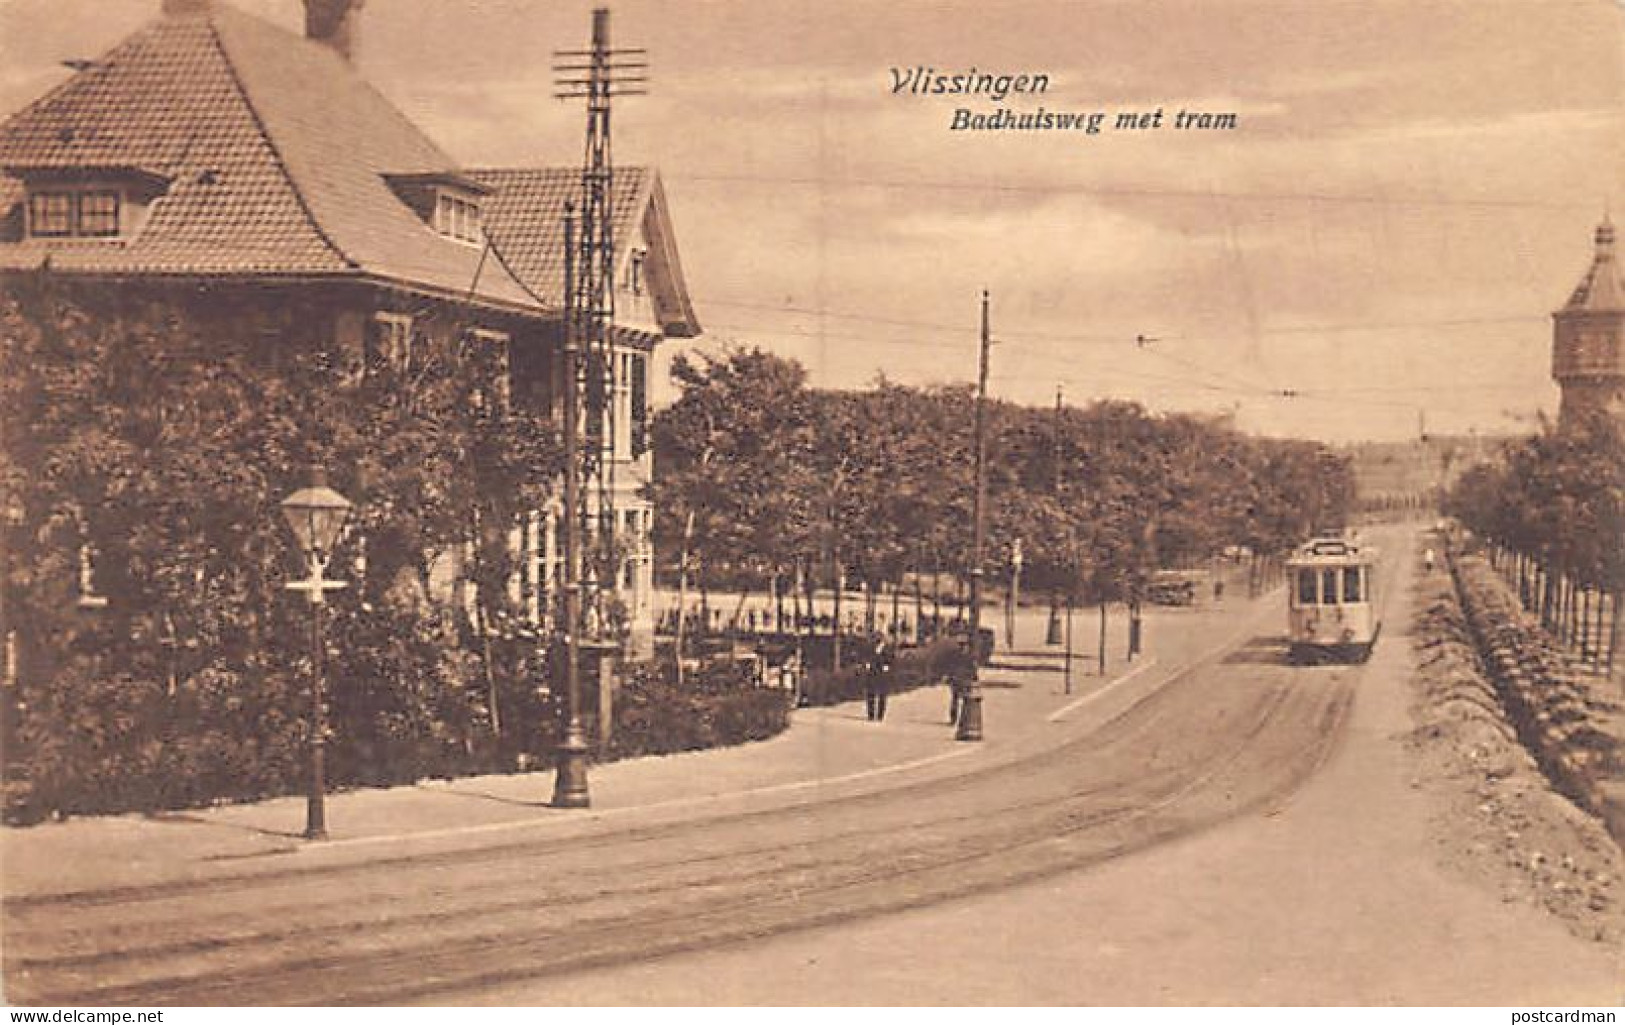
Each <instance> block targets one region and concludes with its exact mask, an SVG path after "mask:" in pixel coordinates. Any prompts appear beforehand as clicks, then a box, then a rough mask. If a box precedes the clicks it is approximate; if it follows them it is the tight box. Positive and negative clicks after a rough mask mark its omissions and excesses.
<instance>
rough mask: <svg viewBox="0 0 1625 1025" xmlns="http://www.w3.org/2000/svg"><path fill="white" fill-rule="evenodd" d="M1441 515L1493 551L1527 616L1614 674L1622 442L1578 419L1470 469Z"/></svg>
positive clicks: (1610, 423)
mask: <svg viewBox="0 0 1625 1025" xmlns="http://www.w3.org/2000/svg"><path fill="white" fill-rule="evenodd" d="M1445 509H1446V511H1447V512H1449V513H1450V514H1451V515H1452V516H1454V517H1455V518H1456V519H1457V520H1459V521H1460V522H1461V523H1462V525H1463V526H1465V527H1467V529H1469V530H1471V531H1472V532H1473V533H1474V534H1476V535H1477V536H1478V537H1479V538H1481V539H1483V540H1485V541H1487V542H1489V544H1490V545H1491V549H1490V555H1491V559H1492V561H1493V562H1494V564H1495V566H1496V568H1497V569H1499V570H1500V571H1501V572H1502V573H1503V575H1505V576H1506V577H1507V579H1508V581H1509V582H1510V583H1511V584H1512V585H1513V586H1514V587H1515V588H1516V590H1517V592H1518V596H1519V598H1520V599H1521V600H1522V602H1523V604H1524V606H1525V607H1526V608H1529V609H1531V610H1533V611H1534V613H1535V614H1536V615H1537V616H1539V618H1540V620H1541V622H1542V623H1543V624H1544V625H1545V626H1546V627H1547V628H1548V629H1549V630H1551V631H1552V632H1553V633H1554V634H1555V635H1557V636H1558V638H1559V639H1560V640H1562V641H1563V642H1564V643H1566V644H1568V645H1569V646H1570V647H1571V648H1574V649H1577V650H1578V651H1579V652H1580V654H1581V656H1582V657H1584V658H1590V659H1592V660H1594V661H1596V662H1597V663H1598V664H1602V663H1604V662H1607V663H1608V664H1610V665H1612V663H1613V661H1614V656H1615V648H1616V647H1617V646H1618V645H1619V643H1620V641H1621V619H1620V614H1619V601H1620V597H1621V595H1622V594H1625V432H1622V431H1621V427H1620V424H1619V422H1618V421H1617V420H1615V419H1614V418H1613V417H1609V416H1581V417H1577V418H1574V419H1573V420H1572V421H1571V422H1566V423H1564V424H1563V425H1561V426H1560V427H1558V428H1551V427H1548V428H1546V429H1544V430H1542V431H1541V432H1540V433H1539V434H1537V435H1534V436H1533V437H1529V438H1526V439H1522V440H1519V441H1515V442H1510V443H1508V444H1507V446H1506V447H1505V448H1504V450H1503V451H1502V453H1501V455H1500V458H1499V459H1497V460H1495V461H1492V462H1488V463H1482V464H1480V465H1478V466H1475V467H1472V468H1471V469H1469V470H1468V471H1467V472H1465V473H1464V474H1463V475H1462V476H1461V478H1460V480H1458V481H1457V483H1456V485H1455V487H1454V488H1452V490H1451V491H1450V493H1449V494H1448V495H1447V496H1446V500H1445Z"/></svg>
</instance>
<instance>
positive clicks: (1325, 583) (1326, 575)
mask: <svg viewBox="0 0 1625 1025" xmlns="http://www.w3.org/2000/svg"><path fill="white" fill-rule="evenodd" d="M1320 602H1321V604H1322V605H1336V604H1337V570H1335V569H1323V570H1321V571H1320Z"/></svg>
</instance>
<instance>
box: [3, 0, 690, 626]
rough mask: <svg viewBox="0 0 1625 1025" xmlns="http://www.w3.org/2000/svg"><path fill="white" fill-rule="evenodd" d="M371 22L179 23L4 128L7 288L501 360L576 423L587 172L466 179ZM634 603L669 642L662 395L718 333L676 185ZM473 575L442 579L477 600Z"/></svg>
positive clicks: (366, 350) (638, 431)
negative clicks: (576, 319) (694, 271)
mask: <svg viewBox="0 0 1625 1025" xmlns="http://www.w3.org/2000/svg"><path fill="white" fill-rule="evenodd" d="M362 7H363V0H305V14H306V32H305V35H304V36H303V37H301V36H299V35H297V34H294V33H291V32H288V31H286V30H284V29H282V28H280V27H277V26H274V25H271V24H269V23H266V22H264V21H261V20H259V19H256V18H254V17H251V16H249V15H247V14H245V13H243V12H241V11H238V10H236V9H234V8H232V7H231V6H230V5H229V4H227V3H224V2H216V0H162V8H161V13H160V16H159V17H158V18H156V19H155V20H154V21H152V22H150V23H149V24H147V25H146V26H145V27H144V28H142V29H140V30H138V31H137V32H136V33H135V34H133V35H132V36H130V37H129V38H127V39H126V40H124V41H123V42H122V43H120V44H119V45H118V46H116V47H114V48H113V49H112V50H110V51H109V52H107V53H106V54H104V55H102V56H101V57H99V58H97V59H96V60H94V61H89V62H86V63H85V65H84V66H82V67H80V68H79V69H78V70H77V72H76V73H75V74H74V75H73V76H72V77H71V78H69V79H68V80H67V81H65V82H64V83H63V84H62V85H60V86H59V87H57V88H55V89H53V90H52V91H51V92H49V93H47V94H46V95H44V96H43V97H41V98H40V99H38V100H36V101H35V102H34V103H32V104H30V105H29V106H28V107H26V108H24V109H23V110H21V111H19V112H17V113H16V114H14V115H12V116H11V117H9V118H8V119H7V120H6V121H4V123H3V124H0V280H3V279H4V278H6V277H8V276H12V275H18V274H34V273H38V272H39V271H41V270H42V269H45V270H47V271H48V272H49V273H50V274H51V275H53V277H54V280H56V281H58V282H60V283H64V284H65V285H66V287H82V288H86V289H94V290H95V291H96V294H97V295H98V297H100V298H102V299H103V300H105V299H106V298H107V297H108V296H117V297H119V299H118V301H119V302H124V300H125V299H127V300H128V311H129V312H128V314H127V315H146V316H156V317H165V318H175V317H181V318H185V319H186V320H187V321H188V322H189V323H191V324H193V325H195V326H198V327H202V328H205V329H207V330H208V331H210V332H211V333H212V334H214V335H215V336H217V337H220V338H222V339H238V340H245V341H242V342H241V344H248V345H253V346H257V347H262V348H263V349H264V350H266V351H267V352H270V353H274V352H275V351H276V350H277V349H279V348H282V347H287V346H297V345H314V346H322V347H327V348H328V349H329V351H332V352H334V353H336V354H338V355H340V356H343V357H346V358H349V359H353V360H354V361H355V362H356V363H358V364H361V363H363V357H366V356H370V357H371V358H386V359H395V360H409V359H410V358H411V356H412V349H413V347H414V346H416V345H422V344H437V343H444V342H446V341H447V340H448V339H450V338H458V339H461V340H463V341H465V342H466V341H470V340H472V341H473V342H474V343H475V344H478V345H485V346H490V347H491V348H492V350H493V352H494V353H495V355H496V356H497V357H498V358H497V359H496V360H495V361H494V362H495V363H496V364H497V365H498V366H500V367H502V368H503V370H502V373H504V375H505V376H506V378H507V380H505V381H503V382H500V383H499V388H498V391H499V394H503V395H506V396H508V397H509V399H508V400H509V401H512V402H515V403H527V404H530V407H531V408H533V409H536V410H539V411H544V412H547V413H549V414H550V415H553V416H555V417H556V416H558V415H559V409H558V407H559V398H560V388H559V377H560V367H561V359H560V355H561V353H560V347H561V341H562V329H561V323H562V321H561V314H560V307H561V300H560V296H561V293H562V291H563V288H562V285H563V281H562V279H563V263H564V259H563V246H564V243H563V237H562V235H563V231H562V226H561V218H562V213H563V208H564V204H565V202H566V201H567V200H568V199H570V198H571V197H572V196H573V195H574V194H575V193H576V192H577V191H578V189H579V184H578V181H579V173H578V172H577V171H576V170H575V169H573V168H517V169H470V168H466V167H461V166H459V165H458V164H457V163H456V162H455V161H453V160H452V159H451V158H450V157H449V156H447V155H446V154H445V153H444V152H443V151H442V150H441V149H440V148H439V147H437V146H436V145H435V144H434V143H433V142H432V141H430V140H429V139H428V138H427V137H426V136H425V135H424V134H423V133H422V132H421V131H419V130H418V129H417V128H416V127H415V126H414V125H413V124H412V123H411V122H410V121H408V120H407V119H406V117H405V116H404V115H403V114H402V113H401V112H400V111H398V110H397V109H396V108H395V107H394V106H392V105H391V104H390V103H389V101H388V100H386V99H385V98H384V97H383V96H382V95H381V94H380V93H379V92H378V91H377V90H376V89H374V88H373V87H372V86H370V85H369V84H368V83H367V82H366V81H365V80H363V79H362V78H361V77H360V76H359V75H358V74H357V72H356V69H355V67H354V65H353V63H352V62H351V60H350V59H349V58H350V55H351V54H352V53H353V52H354V50H355V47H356V46H357V45H358V43H359V38H360V28H361V25H360V19H361V15H362ZM615 207H616V209H615V215H616V219H617V224H616V232H615V234H616V239H617V246H618V249H619V252H618V253H617V254H616V266H617V268H618V272H617V296H616V308H617V324H616V329H615V333H614V340H615V348H616V352H615V360H614V362H615V369H616V385H615V389H614V401H615V402H616V404H617V405H616V408H615V410H614V415H613V423H614V424H615V425H616V427H615V430H614V431H612V432H610V434H611V435H612V436H610V437H607V438H606V439H605V444H606V449H607V455H608V458H611V459H613V460H614V461H615V467H616V472H615V475H614V479H615V482H616V492H617V494H616V496H615V501H616V510H617V514H618V516H619V517H620V518H621V526H622V529H624V530H625V531H626V532H627V534H626V535H625V536H626V537H627V538H628V545H627V549H628V556H627V561H626V563H625V565H624V566H623V567H622V573H621V575H620V580H619V584H620V588H621V592H622V598H623V600H624V601H625V603H626V605H627V607H628V609H629V611H630V613H631V617H632V622H633V629H634V637H635V638H644V639H646V638H647V637H648V636H649V634H650V628H651V623H652V609H651V603H650V588H651V577H652V574H651V567H652V563H653V553H652V550H651V546H650V542H649V531H650V527H651V522H652V515H651V511H650V509H649V507H648V502H647V501H646V500H645V499H644V498H643V497H642V495H641V494H640V489H641V488H642V485H643V484H644V483H645V482H647V481H648V479H649V475H650V472H651V466H650V456H649V453H648V451H647V445H646V444H645V436H646V421H647V401H646V397H647V375H648V364H649V359H650V354H651V351H652V349H653V348H654V346H655V345H656V344H658V343H659V342H660V340H661V339H662V338H665V337H692V336H694V335H696V334H698V332H699V325H698V324H697V322H696V320H695V317H694V312H693V308H692V305H691V304H690V302H689V299H688V296H687V293H686V290H685V286H684V282H683V276H682V270H681V266H680V264H679V262H678V258H677V249H676V244H675V239H674V235H673V232H672V228H671V224H670V220H669V217H668V213H667V205H666V200H665V196H664V192H663V190H662V186H661V182H660V178H659V176H658V174H656V173H655V172H654V171H653V170H651V169H623V170H621V171H619V172H618V173H617V177H616V203H615ZM556 516H557V510H538V511H537V513H536V514H535V515H534V516H532V517H531V518H530V519H529V521H528V522H527V524H526V525H525V526H524V527H523V528H521V529H520V530H518V531H516V532H515V536H514V537H513V538H512V543H513V544H514V545H515V546H517V547H518V548H519V549H520V550H521V551H522V552H523V553H525V556H526V557H525V558H524V559H523V560H521V564H522V566H523V567H524V570H523V577H524V579H521V580H516V581H514V587H515V589H516V593H520V594H524V595H527V596H528V600H529V602H530V608H531V612H532V614H533V615H535V616H537V617H541V616H544V615H545V614H546V609H547V607H548V602H547V600H546V592H547V589H548V583H549V581H553V580H556V579H557V574H558V569H559V567H558V563H557V560H556V556H555V553H556V544H555V539H554V530H553V528H552V524H553V523H554V521H555V519H556ZM459 576H460V572H459V565H458V558H457V553H448V557H447V558H445V559H437V560H436V569H435V572H434V573H433V574H432V580H433V581H434V582H435V583H436V584H437V585H438V586H439V587H443V588H446V589H449V590H450V591H451V592H452V593H453V594H454V593H455V591H456V590H457V588H458V586H459V584H458V580H459Z"/></svg>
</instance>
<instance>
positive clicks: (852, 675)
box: [802, 638, 970, 705]
mask: <svg viewBox="0 0 1625 1025" xmlns="http://www.w3.org/2000/svg"><path fill="white" fill-rule="evenodd" d="M854 649H855V650H854V651H853V654H854V655H855V656H857V655H859V654H860V652H861V649H857V646H856V645H854ZM861 654H862V655H863V657H864V658H867V654H868V653H867V652H861ZM969 670H970V660H969V658H968V657H967V655H966V653H965V649H964V646H963V645H962V644H960V643H959V642H958V641H956V640H951V639H948V638H941V639H938V640H934V641H929V642H927V643H926V644H925V645H924V646H922V647H918V648H903V649H901V650H900V651H899V652H898V653H897V658H896V660H895V661H894V662H893V663H892V672H891V692H892V693H893V694H896V693H899V692H901V691H907V690H914V689H915V688H917V687H930V686H933V685H935V684H938V683H942V682H944V681H945V680H947V679H949V678H950V677H952V676H955V675H961V676H962V675H965V674H967V673H968V672H969ZM864 676H865V669H864V666H863V664H862V661H858V662H856V663H855V664H853V665H850V666H847V667H846V668H844V669H842V670H840V671H839V672H831V671H830V670H828V669H814V670H812V671H811V672H809V673H808V674H807V682H806V684H805V685H804V686H803V688H802V696H803V698H804V700H805V701H806V702H807V703H808V704H810V705H838V704H840V703H841V702H843V701H856V700H857V699H858V698H861V697H863V689H864Z"/></svg>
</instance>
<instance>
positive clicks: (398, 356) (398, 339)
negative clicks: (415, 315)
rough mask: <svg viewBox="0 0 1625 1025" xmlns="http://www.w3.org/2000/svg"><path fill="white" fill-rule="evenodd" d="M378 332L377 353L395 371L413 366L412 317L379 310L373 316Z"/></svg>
mask: <svg viewBox="0 0 1625 1025" xmlns="http://www.w3.org/2000/svg"><path fill="white" fill-rule="evenodd" d="M372 323H373V324H374V325H376V327H377V332H378V346H377V352H378V354H379V355H380V356H382V357H383V359H384V362H386V363H388V364H389V365H390V366H391V367H393V368H394V369H395V370H401V371H404V370H408V369H410V368H411V366H412V317H411V315H410V314H407V313H391V312H389V311H388V310H378V311H377V312H375V313H374V314H373V315H372Z"/></svg>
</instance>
